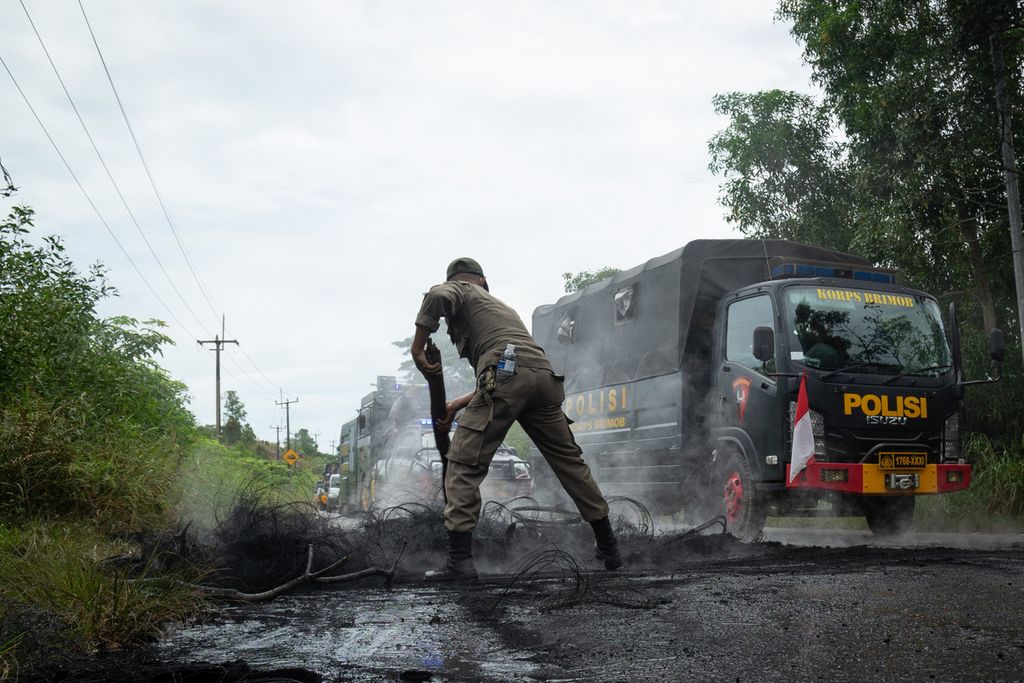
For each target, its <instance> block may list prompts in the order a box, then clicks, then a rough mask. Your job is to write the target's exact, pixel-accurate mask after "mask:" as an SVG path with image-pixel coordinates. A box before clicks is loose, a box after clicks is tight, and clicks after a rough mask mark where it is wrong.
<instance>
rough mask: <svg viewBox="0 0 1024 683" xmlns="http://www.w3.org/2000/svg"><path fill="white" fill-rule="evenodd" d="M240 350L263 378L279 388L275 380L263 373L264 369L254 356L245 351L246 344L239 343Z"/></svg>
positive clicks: (275, 387)
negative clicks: (261, 368) (257, 363)
mask: <svg viewBox="0 0 1024 683" xmlns="http://www.w3.org/2000/svg"><path fill="white" fill-rule="evenodd" d="M238 350H239V351H241V352H242V355H243V356H245V357H246V359H247V360H248V361H249V364H250V365H252V367H253V368H255V370H256V372H258V373H259V374H260V376H261V377H263V379H264V380H265V381H266V382H267V384H268V385H269V386H271V387H273V388H274V389H277V388H278V387H277V384H275V383H274V382H273V381H271V380H270V378H269V377H267V376H266V375H265V374H263V371H262V370H260V368H259V366H258V365H256V361H254V360H253V359H252V358H250V357H249V354H248V353H246V352H245V347H244V346H242V345H241V344H239V345H238Z"/></svg>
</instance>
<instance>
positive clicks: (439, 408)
mask: <svg viewBox="0 0 1024 683" xmlns="http://www.w3.org/2000/svg"><path fill="white" fill-rule="evenodd" d="M426 354H427V362H428V363H437V364H438V365H440V364H441V349H439V348H437V345H436V344H434V340H433V339H427V347H426ZM423 376H424V377H426V379H427V388H428V389H429V390H430V417H431V418H433V420H434V443H436V444H437V450H438V452H439V453H440V454H441V493H442V494H443V495H444V502H445V504H446V505H447V504H448V492H447V491H446V490H445V488H444V482H445V478H446V477H447V476H448V449H449V448H451V445H452V442H451V437H449V436H448V427H444V428H442V427H438V426H437V423H438V421H441V420H444V419H445V418H446V417H447V416H448V398H447V396H446V395H445V391H444V372H443V370H442V372H438V373H436V374H432V375H431V374H427V373H424V374H423Z"/></svg>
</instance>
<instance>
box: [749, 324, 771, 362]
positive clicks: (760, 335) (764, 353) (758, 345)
mask: <svg viewBox="0 0 1024 683" xmlns="http://www.w3.org/2000/svg"><path fill="white" fill-rule="evenodd" d="M753 348H754V358H756V359H758V360H759V361H761V362H762V363H767V362H768V361H770V360H771V359H772V358H774V357H775V330H773V329H772V328H770V327H755V328H754V347H753Z"/></svg>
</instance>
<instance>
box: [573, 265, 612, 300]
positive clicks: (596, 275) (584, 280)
mask: <svg viewBox="0 0 1024 683" xmlns="http://www.w3.org/2000/svg"><path fill="white" fill-rule="evenodd" d="M618 272H621V271H620V270H619V269H618V268H612V267H611V266H605V267H603V268H598V269H597V270H594V271H590V270H581V271H580V272H578V273H568V272H566V273H562V281H563V282H564V283H565V292H566V294H572V293H573V292H578V291H580V290H581V289H583V288H584V287H586V286H587V285H591V284H593V283H595V282H600V281H601V280H604V279H607V278H610V277H611V276H612V275H615V274H616V273H618Z"/></svg>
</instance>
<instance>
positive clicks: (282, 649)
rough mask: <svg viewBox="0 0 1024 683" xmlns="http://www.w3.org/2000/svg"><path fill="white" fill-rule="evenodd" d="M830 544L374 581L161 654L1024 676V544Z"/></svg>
mask: <svg viewBox="0 0 1024 683" xmlns="http://www.w3.org/2000/svg"><path fill="white" fill-rule="evenodd" d="M827 533H828V535H827V540H828V544H829V545H830V546H832V547H825V546H824V545H822V544H821V543H818V544H815V542H816V536H817V537H818V539H817V540H820V537H821V536H822V535H823V534H824V532H821V531H820V530H806V529H800V530H770V531H769V532H768V534H766V538H768V539H773V538H776V539H777V538H783V537H786V536H787V535H789V534H793V535H795V536H796V537H798V538H791V539H787V540H786V544H780V543H778V542H771V541H770V540H769V542H764V543H760V544H750V545H746V544H740V543H738V542H736V541H734V540H732V539H731V537H728V536H721V535H715V536H712V537H705V538H703V539H700V540H699V541H698V542H696V543H691V544H689V545H687V546H686V547H685V548H680V549H679V552H676V553H674V554H670V557H669V556H666V557H661V558H660V561H659V558H658V557H653V558H652V557H649V556H646V555H644V553H643V552H642V551H641V549H640V548H639V546H635V547H631V546H627V550H629V551H630V552H629V553H627V554H628V555H630V556H631V557H632V561H631V563H630V570H629V571H628V572H622V573H617V574H608V573H606V572H602V571H600V570H599V569H597V568H596V567H595V566H594V565H593V563H592V562H588V561H587V560H584V559H583V558H580V561H581V562H582V563H584V564H587V568H588V569H589V570H591V571H590V572H587V573H584V574H582V575H581V574H579V573H578V572H576V571H575V569H574V568H573V567H571V566H569V565H565V564H563V565H557V566H550V567H548V568H547V569H546V570H544V571H542V572H540V573H538V574H533V575H529V576H523V577H519V578H516V577H510V576H507V575H491V576H489V577H483V578H482V580H481V582H479V583H478V584H475V585H471V586H465V587H458V586H451V585H444V584H429V583H423V582H422V581H420V580H419V579H418V578H416V576H414V575H408V576H405V577H402V579H401V580H399V581H396V583H395V585H394V587H393V589H392V590H390V591H388V590H386V589H385V588H384V587H383V586H382V585H381V583H380V581H379V580H367V581H366V582H365V583H363V584H361V585H360V586H359V587H348V588H345V589H337V588H336V589H326V590H316V591H310V592H306V593H301V594H295V595H291V596H286V597H283V598H279V599H278V600H276V601H275V602H274V603H272V604H268V605H259V606H235V607H230V608H226V609H225V610H223V611H222V612H220V613H219V614H218V616H217V617H216V618H213V619H211V620H208V621H207V622H206V623H203V624H197V625H192V626H189V627H186V628H182V629H179V630H177V631H175V632H173V633H172V634H170V635H169V637H168V638H167V639H166V640H164V641H162V642H161V643H159V644H157V645H155V646H154V648H153V651H152V653H153V655H155V656H157V657H160V658H162V659H166V660H170V661H181V662H188V661H200V660H201V661H213V662H215V661H229V660H235V659H239V658H241V659H245V660H246V661H247V662H248V663H249V664H250V665H252V666H254V667H260V666H263V667H266V668H280V667H285V666H301V667H305V668H308V669H312V670H314V671H317V672H319V673H320V674H322V675H323V676H324V679H325V680H329V681H330V680H334V681H379V680H434V681H529V680H545V681H675V680H740V681H763V680H828V681H833V680H840V681H863V680H907V681H920V680H1007V681H1009V680H1022V678H1024V571H1022V570H1024V543H1022V539H1021V537H1019V536H1001V537H984V536H980V535H976V534H974V535H966V536H956V537H953V538H944V537H941V536H947V535H940V536H935V535H927V534H923V535H918V536H914V537H909V538H907V539H904V541H903V542H901V543H900V544H895V543H892V542H888V543H878V542H876V541H872V539H871V537H870V535H869V534H867V533H866V532H835V531H830V532H827ZM948 536H953V535H948ZM793 543H798V544H810V545H807V546H806V547H801V546H800V545H792V544H793ZM867 544H870V545H867ZM844 545H846V546H849V547H841V546H844ZM947 546H956V547H947ZM667 547H668V546H664V545H663V546H662V547H661V550H660V551H659V553H661V554H665V553H664V550H665V548H667ZM577 550H578V549H577ZM570 564H571V563H570Z"/></svg>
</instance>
